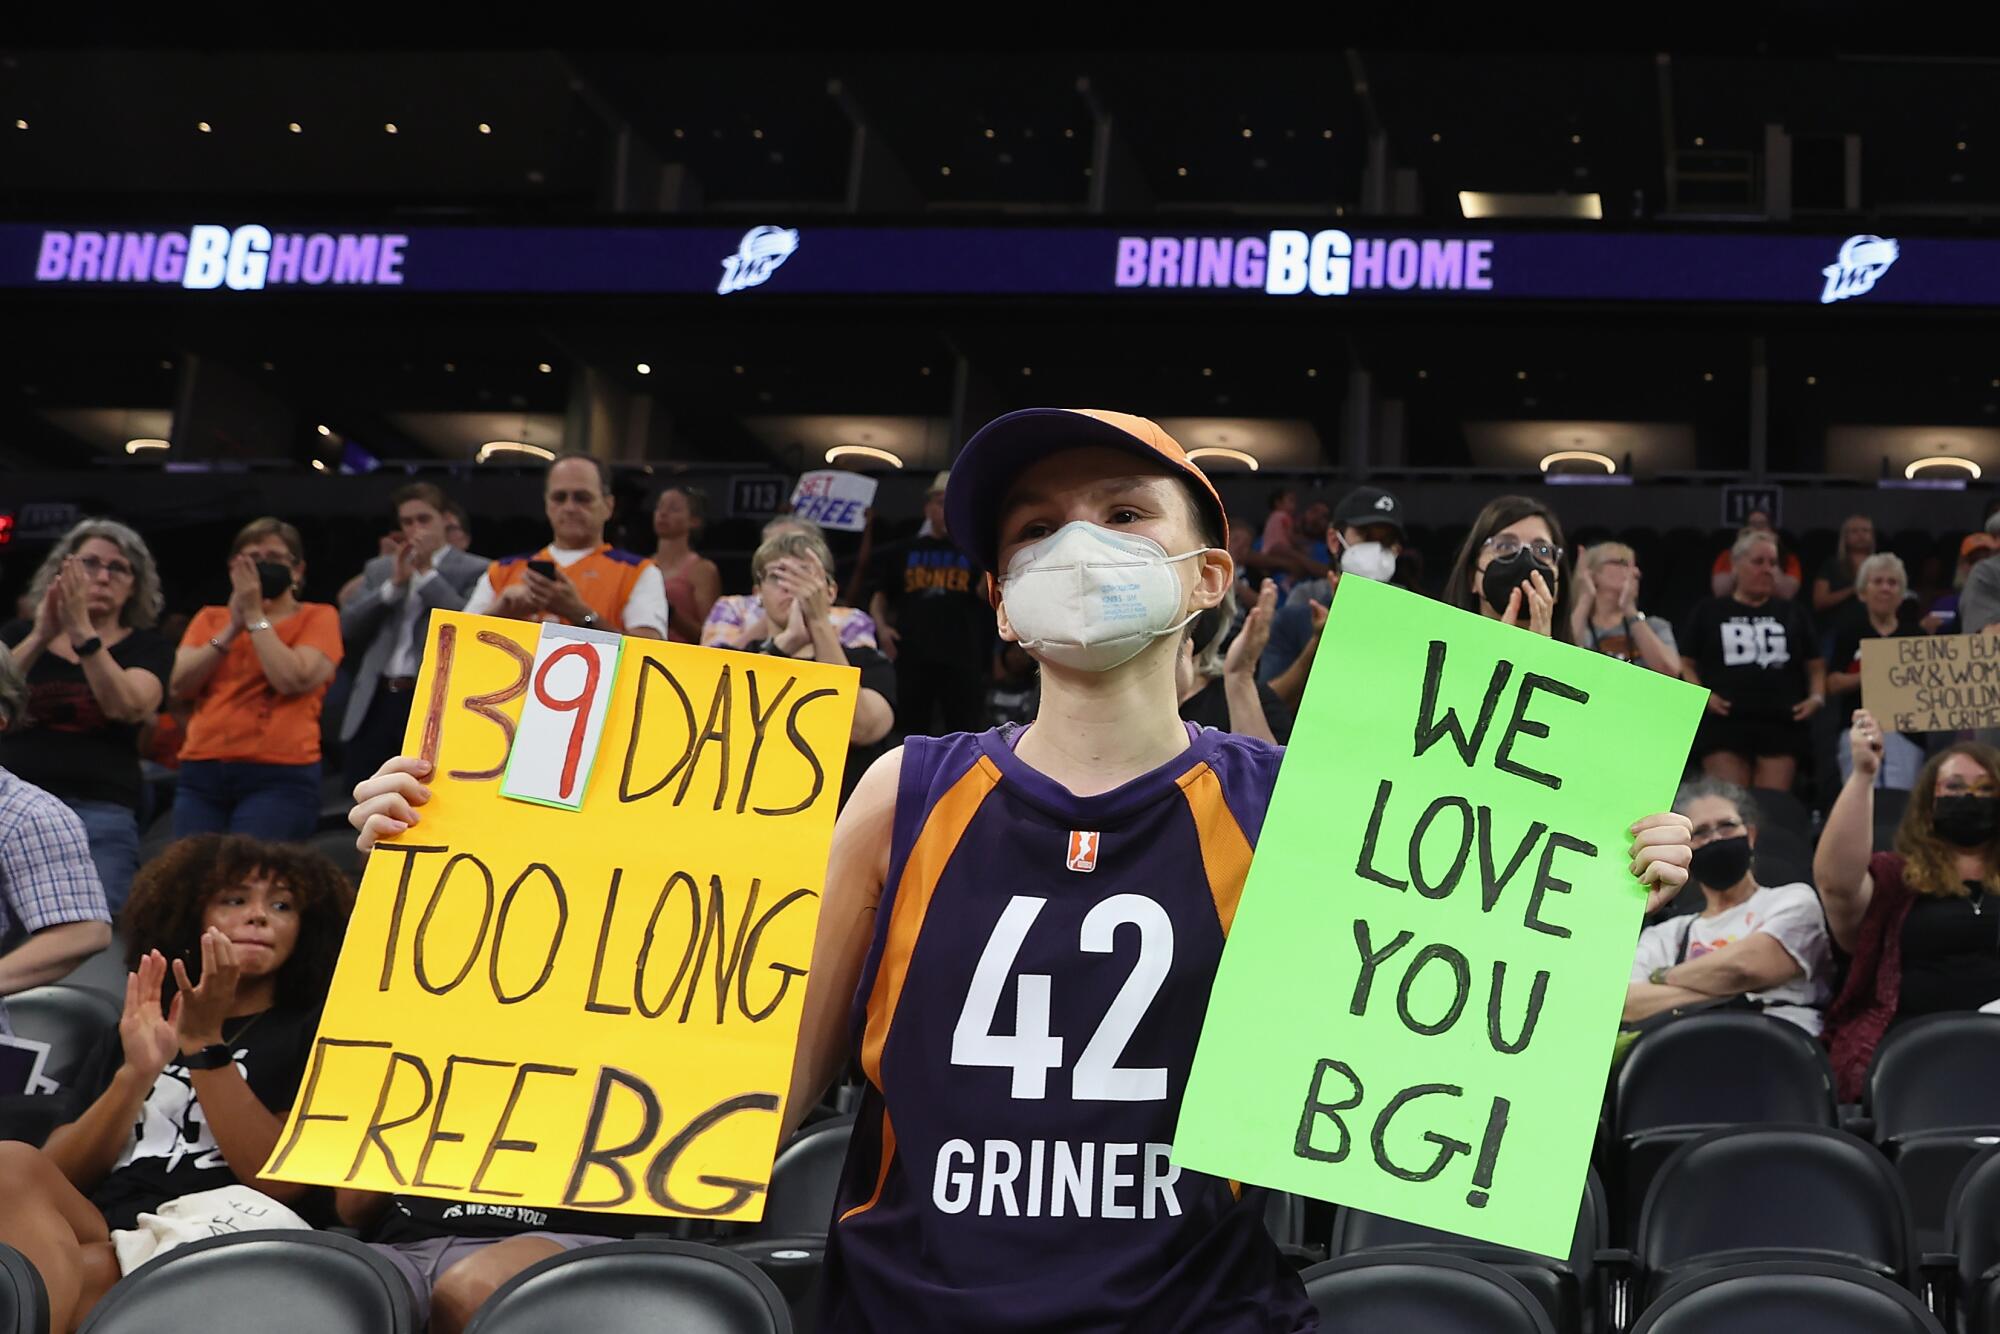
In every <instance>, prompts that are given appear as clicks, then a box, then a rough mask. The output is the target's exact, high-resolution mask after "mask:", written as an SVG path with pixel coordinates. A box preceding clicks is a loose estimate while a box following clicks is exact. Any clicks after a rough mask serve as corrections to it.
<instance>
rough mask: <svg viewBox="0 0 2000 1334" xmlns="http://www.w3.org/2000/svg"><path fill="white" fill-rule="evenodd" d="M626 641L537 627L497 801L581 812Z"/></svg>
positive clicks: (552, 625)
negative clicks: (524, 692) (539, 633)
mask: <svg viewBox="0 0 2000 1334" xmlns="http://www.w3.org/2000/svg"><path fill="white" fill-rule="evenodd" d="M624 642H625V641H624V636H623V635H620V634H617V633H615V632H613V631H610V630H592V629H590V628H589V627H587V626H578V625H562V624H560V623H558V622H554V621H544V622H543V623H542V637H541V641H540V643H539V644H537V645H536V647H535V662H534V667H533V669H532V670H531V671H530V672H529V675H528V681H529V689H528V695H527V699H526V701H525V702H524V703H523V704H522V706H521V725H520V730H519V731H518V732H516V733H515V735H514V747H513V750H512V751H511V752H510V753H509V754H508V758H507V777H506V780H505V781H504V782H502V783H501V784H500V795H501V796H503V797H512V798H514V799H515V800H516V801H534V802H540V803H541V804H542V805H544V806H560V807H562V808H563V809H564V810H571V811H574V810H580V809H581V808H582V806H583V790H584V787H585V786H586V785H587V784H588V783H589V781H590V771H591V767H592V765H593V764H594V762H595V761H596V759H597V744H598V742H599V741H601V740H603V738H604V715H605V713H606V711H607V710H608V709H609V708H610V706H611V690H612V685H613V683H614V682H615V681H616V680H617V679H618V657H619V653H620V650H621V646H622V645H623V644H624Z"/></svg>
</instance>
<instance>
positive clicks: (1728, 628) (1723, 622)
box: [1680, 596, 1820, 720]
mask: <svg viewBox="0 0 2000 1334" xmlns="http://www.w3.org/2000/svg"><path fill="white" fill-rule="evenodd" d="M1680 641H1681V651H1682V652H1683V653H1687V654H1691V655H1692V656H1693V658H1694V662H1695V667H1696V669H1697V670H1698V671H1699V672H1700V673H1701V683H1702V684H1703V685H1705V686H1707V687H1708V688H1709V689H1710V690H1713V691H1714V692H1715V693H1716V694H1718V695H1720V696H1722V698H1724V699H1726V700H1728V701H1729V705H1730V710H1729V716H1730V717H1732V718H1747V719H1751V720H1756V719H1759V718H1775V719H1780V720H1783V719H1788V718H1790V717H1791V710H1792V706H1793V705H1794V704H1797V703H1798V702H1799V701H1800V700H1802V699H1804V698H1805V697H1806V695H1807V694H1808V693H1810V692H1809V690H1808V689H1807V680H1806V663H1808V662H1810V661H1812V660H1814V659H1816V658H1818V657H1819V655H1820V651H1819V636H1818V634H1817V633H1816V632H1815V631H1814V630H1813V624H1812V618H1811V617H1809V616H1807V615H1806V609H1805V608H1804V607H1803V606H1801V605H1800V604H1798V603H1796V602H1792V601H1788V600H1787V599H1785V598H1775V597H1774V598H1772V599H1770V600H1769V601H1767V602H1765V603H1764V604H1763V605H1762V606H1757V607H1752V606H1748V605H1746V604H1744V603H1741V602H1738V601H1737V600H1736V599H1735V597H1733V596H1731V597H1720V598H1708V599H1707V600H1705V601H1703V602H1701V603H1699V604H1697V605H1696V607H1695V609H1694V611H1693V613H1692V614H1691V615H1690V616H1689V617H1688V623H1687V626H1686V628H1685V630H1683V632H1682V634H1681V636H1680Z"/></svg>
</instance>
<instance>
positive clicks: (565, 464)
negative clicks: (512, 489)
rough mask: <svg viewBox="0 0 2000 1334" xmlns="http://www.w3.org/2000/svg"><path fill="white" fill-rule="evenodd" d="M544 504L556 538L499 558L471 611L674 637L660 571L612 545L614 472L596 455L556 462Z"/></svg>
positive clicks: (483, 581)
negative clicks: (608, 532) (608, 536)
mask: <svg viewBox="0 0 2000 1334" xmlns="http://www.w3.org/2000/svg"><path fill="white" fill-rule="evenodd" d="M542 499H543V502H544V505H545V508H546V509H547V511H548V516H549V530H550V533H551V535H552V538H553V540H551V541H550V543H549V544H548V545H547V546H545V547H543V548H542V549H541V550H540V551H537V552H535V553H533V554H532V555H527V556H509V557H508V558H507V559H505V560H496V561H494V562H493V564H491V565H490V566H488V567H487V569H486V573H485V574H483V575H481V576H480V579H479V584H478V586H477V587H475V588H474V589H473V590H472V596H471V597H469V598H467V599H466V600H465V610H466V611H467V612H468V613H470V614H471V615H474V616H509V617H512V618H513V619H515V620H517V621H560V622H562V623H563V624H565V625H583V626H589V627H591V628H593V629H598V630H615V631H618V632H619V633H621V634H628V635H641V636H644V637H645V638H648V639H665V638H666V637H667V591H666V584H665V582H664V581H663V580H662V579H661V577H660V567H659V566H657V565H655V564H653V563H652V562H651V561H649V560H647V559H646V558H645V557H644V556H641V555H639V554H638V553H637V552H632V551H625V550H623V549H621V548H619V547H614V546H612V545H611V544H610V543H609V542H607V541H605V540H604V526H605V525H606V524H608V523H610V522H611V469H610V468H609V467H608V466H606V464H605V463H604V461H603V460H602V459H598V458H593V457H592V456H591V455H589V454H558V455H556V456H555V457H554V458H553V459H551V460H549V470H548V473H547V475H546V478H545V479H544V481H543V484H542Z"/></svg>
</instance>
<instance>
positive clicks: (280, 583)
mask: <svg viewBox="0 0 2000 1334" xmlns="http://www.w3.org/2000/svg"><path fill="white" fill-rule="evenodd" d="M257 582H258V583H259V584H261V585H263V592H264V596H265V597H267V598H275V597H283V596H284V594H285V590H286V589H288V588H290V587H291V586H292V567H291V566H289V565H280V564H278V562H276V561H274V560H260V561H258V562H257Z"/></svg>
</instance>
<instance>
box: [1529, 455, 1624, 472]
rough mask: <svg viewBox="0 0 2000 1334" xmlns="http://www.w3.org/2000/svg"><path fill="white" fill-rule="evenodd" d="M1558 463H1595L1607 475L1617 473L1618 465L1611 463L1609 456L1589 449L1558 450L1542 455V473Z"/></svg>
mask: <svg viewBox="0 0 2000 1334" xmlns="http://www.w3.org/2000/svg"><path fill="white" fill-rule="evenodd" d="M1558 463H1595V464H1597V465H1598V466H1599V467H1601V468H1603V469H1604V471H1605V473H1606V474H1607V475H1608V474H1610V473H1615V472H1617V471H1618V465H1617V464H1616V463H1615V462H1613V461H1612V459H1611V456H1610V455H1608V454H1599V453H1598V452H1597V451H1595V450H1591V449H1558V450H1555V451H1554V452H1552V453H1548V454H1544V455H1542V471H1543V472H1547V471H1548V470H1549V469H1550V468H1551V467H1552V466H1554V465H1555V464H1558Z"/></svg>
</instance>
